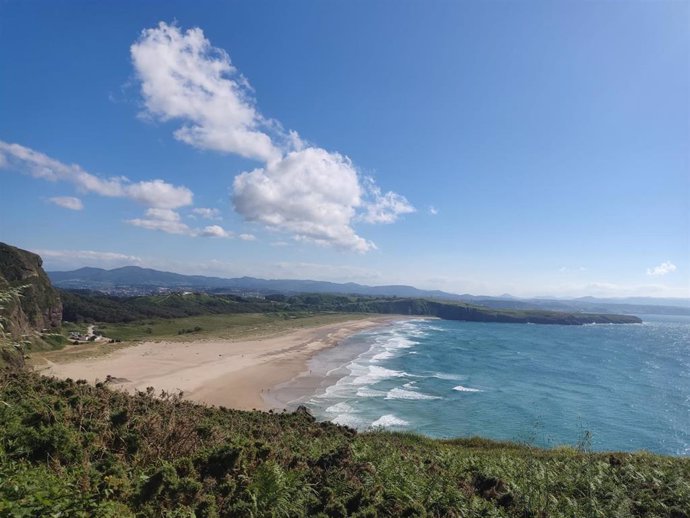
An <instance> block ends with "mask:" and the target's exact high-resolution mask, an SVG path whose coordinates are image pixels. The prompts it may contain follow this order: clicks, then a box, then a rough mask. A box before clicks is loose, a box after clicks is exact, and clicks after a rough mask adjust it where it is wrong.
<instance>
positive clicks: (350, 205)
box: [131, 23, 414, 252]
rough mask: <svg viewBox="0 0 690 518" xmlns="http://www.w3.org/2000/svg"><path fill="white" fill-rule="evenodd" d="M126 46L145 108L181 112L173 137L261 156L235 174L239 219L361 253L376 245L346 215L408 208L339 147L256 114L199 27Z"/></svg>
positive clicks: (248, 93) (377, 215) (158, 33)
mask: <svg viewBox="0 0 690 518" xmlns="http://www.w3.org/2000/svg"><path fill="white" fill-rule="evenodd" d="M131 54H132V62H133V64H134V68H135V70H136V73H137V76H138V78H139V79H140V81H141V92H142V96H143V99H144V104H145V108H146V111H145V112H144V113H145V114H146V115H148V116H151V117H154V118H157V119H160V120H164V121H165V120H173V119H175V120H179V121H181V122H182V124H183V126H181V127H180V128H179V129H178V130H176V131H175V137H176V138H177V139H178V140H180V141H182V142H186V143H188V144H190V145H193V146H195V147H198V148H203V149H211V150H216V151H221V152H227V153H236V154H239V155H242V156H244V157H248V158H254V159H258V160H261V161H263V162H264V165H263V166H262V167H259V168H257V169H254V170H252V171H248V172H244V173H241V174H240V175H238V176H237V177H236V178H235V179H234V182H233V188H234V190H233V203H234V206H235V209H236V211H237V212H238V213H239V214H241V215H242V216H243V217H244V218H245V220H247V221H253V222H259V223H261V224H263V225H265V226H267V227H269V228H271V229H275V230H280V231H284V232H288V233H291V234H292V235H293V237H294V238H295V239H297V240H307V241H310V242H314V243H318V244H325V245H334V246H337V247H341V248H348V249H352V250H356V251H359V252H366V251H368V250H371V249H374V248H375V245H374V244H373V243H372V242H371V241H368V240H367V239H365V238H363V237H361V236H359V235H358V234H357V232H356V231H355V229H354V228H353V223H354V222H357V221H362V222H368V223H392V222H394V221H396V220H397V219H398V218H399V216H400V215H402V214H406V213H410V212H413V211H414V207H412V205H411V204H410V203H409V202H408V201H407V200H406V199H405V198H404V197H403V196H401V195H399V194H396V193H394V192H386V193H385V194H382V191H381V189H380V188H379V187H378V186H376V184H375V183H374V181H373V180H372V179H370V178H363V177H362V176H361V175H359V174H358V172H357V170H356V168H355V167H354V166H353V164H352V163H351V161H350V160H349V159H348V158H347V157H346V156H344V155H341V154H339V153H336V152H329V151H326V150H324V149H321V148H318V147H311V146H307V145H306V144H305V142H304V141H302V139H301V138H300V137H299V135H298V134H297V133H296V132H294V131H291V132H285V131H283V130H282V129H281V126H280V124H279V123H278V122H276V121H273V120H269V119H267V118H265V117H264V116H263V115H261V113H260V112H259V111H258V109H257V108H256V102H255V100H254V97H253V91H252V90H251V87H250V86H249V83H248V82H247V81H246V79H245V78H244V77H243V76H242V75H241V74H240V73H239V72H238V70H237V69H236V68H235V67H234V66H233V65H232V64H231V61H230V57H229V56H228V54H227V53H226V52H225V51H224V50H222V49H218V48H215V47H213V46H212V45H211V43H210V42H209V40H208V39H206V37H205V36H204V33H203V31H202V30H201V29H199V28H194V29H190V30H187V31H182V30H180V29H179V28H178V27H176V26H174V25H168V24H166V23H160V24H158V26H157V27H154V28H151V29H147V30H144V31H143V32H142V34H141V36H140V37H139V39H138V40H137V41H136V42H135V43H134V44H133V45H132V47H131ZM199 215H201V213H199Z"/></svg>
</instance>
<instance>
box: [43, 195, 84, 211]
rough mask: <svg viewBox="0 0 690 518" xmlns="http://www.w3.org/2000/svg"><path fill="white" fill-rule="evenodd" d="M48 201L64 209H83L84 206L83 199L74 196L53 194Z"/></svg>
mask: <svg viewBox="0 0 690 518" xmlns="http://www.w3.org/2000/svg"><path fill="white" fill-rule="evenodd" d="M48 201H49V202H51V203H54V204H55V205H57V206H58V207H62V208H64V209H70V210H82V209H83V208H84V204H83V203H82V202H81V200H80V199H79V198H75V197H74V196H53V197H52V198H48Z"/></svg>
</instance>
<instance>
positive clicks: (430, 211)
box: [429, 205, 438, 216]
mask: <svg viewBox="0 0 690 518" xmlns="http://www.w3.org/2000/svg"><path fill="white" fill-rule="evenodd" d="M429 214H431V215H432V216H436V214H438V209H437V208H436V207H434V206H433V205H429Z"/></svg>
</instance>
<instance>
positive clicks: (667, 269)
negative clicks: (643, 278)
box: [647, 261, 677, 277]
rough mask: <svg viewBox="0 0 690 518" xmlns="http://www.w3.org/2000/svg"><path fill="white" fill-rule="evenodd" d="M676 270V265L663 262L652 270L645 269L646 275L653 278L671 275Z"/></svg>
mask: <svg viewBox="0 0 690 518" xmlns="http://www.w3.org/2000/svg"><path fill="white" fill-rule="evenodd" d="M676 270H677V268H676V265H675V264H673V263H672V262H671V261H664V262H663V263H661V264H660V265H658V266H655V267H654V268H647V275H651V276H653V277H659V276H662V275H666V274H667V273H672V272H675V271H676Z"/></svg>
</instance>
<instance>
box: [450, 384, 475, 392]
mask: <svg viewBox="0 0 690 518" xmlns="http://www.w3.org/2000/svg"><path fill="white" fill-rule="evenodd" d="M453 390H457V391H458V392H481V390H479V389H476V388H470V387H463V386H462V385H458V386H457V387H453Z"/></svg>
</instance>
